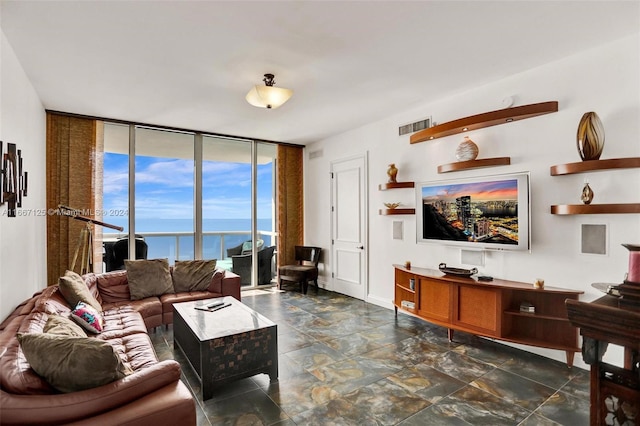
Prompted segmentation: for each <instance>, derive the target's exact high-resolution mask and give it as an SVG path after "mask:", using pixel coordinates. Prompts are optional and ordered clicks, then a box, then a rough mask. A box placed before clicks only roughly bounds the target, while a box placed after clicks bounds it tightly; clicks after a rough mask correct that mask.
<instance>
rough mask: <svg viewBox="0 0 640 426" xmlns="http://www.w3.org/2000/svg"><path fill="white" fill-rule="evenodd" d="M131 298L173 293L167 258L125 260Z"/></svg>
mask: <svg viewBox="0 0 640 426" xmlns="http://www.w3.org/2000/svg"><path fill="white" fill-rule="evenodd" d="M124 266H125V268H126V269H127V280H128V281H129V292H130V293H131V300H140V299H144V298H145V297H151V296H161V295H163V294H166V293H174V291H173V282H172V280H171V272H169V260H168V259H149V260H125V261H124Z"/></svg>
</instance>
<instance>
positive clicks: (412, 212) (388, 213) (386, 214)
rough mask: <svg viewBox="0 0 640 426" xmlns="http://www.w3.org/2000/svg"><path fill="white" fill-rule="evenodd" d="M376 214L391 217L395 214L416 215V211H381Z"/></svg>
mask: <svg viewBox="0 0 640 426" xmlns="http://www.w3.org/2000/svg"><path fill="white" fill-rule="evenodd" d="M378 212H379V213H380V214H381V215H382V216H391V215H396V214H416V209H381V210H378Z"/></svg>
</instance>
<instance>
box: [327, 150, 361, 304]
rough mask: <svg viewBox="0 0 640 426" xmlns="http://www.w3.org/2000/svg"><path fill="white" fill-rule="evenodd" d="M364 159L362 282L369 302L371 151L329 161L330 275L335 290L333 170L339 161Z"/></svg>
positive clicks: (332, 289) (332, 288)
mask: <svg viewBox="0 0 640 426" xmlns="http://www.w3.org/2000/svg"><path fill="white" fill-rule="evenodd" d="M360 158H361V159H362V162H363V164H364V167H363V176H362V178H363V180H364V191H363V192H362V194H363V200H362V202H363V205H362V217H361V220H362V222H363V223H362V224H361V225H363V226H364V232H363V233H362V238H363V241H362V245H363V246H364V250H363V252H364V253H363V254H362V256H363V257H362V262H363V264H364V273H363V274H362V279H363V281H364V282H363V283H362V290H363V295H362V301H364V302H367V301H368V299H369V151H364V152H363V153H362V154H355V155H351V156H349V157H344V158H340V159H336V160H332V161H330V162H329V186H330V191H329V197H330V198H329V206H330V208H329V223H330V228H329V241H331V244H330V251H331V254H330V256H331V277H330V282H331V289H330V290H331V291H335V290H336V286H335V273H334V272H335V269H334V267H335V264H336V259H335V255H334V249H333V231H334V226H335V223H334V219H333V217H334V212H333V209H334V204H333V201H334V195H335V194H334V191H333V181H332V179H333V170H334V165H335V164H338V163H343V162H345V161H351V160H356V159H360Z"/></svg>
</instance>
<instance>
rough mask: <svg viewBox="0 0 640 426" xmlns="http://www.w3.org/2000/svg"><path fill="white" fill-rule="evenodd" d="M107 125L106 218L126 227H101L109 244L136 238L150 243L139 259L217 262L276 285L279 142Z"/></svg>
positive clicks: (249, 282) (250, 280)
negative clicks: (131, 190) (271, 142)
mask: <svg viewBox="0 0 640 426" xmlns="http://www.w3.org/2000/svg"><path fill="white" fill-rule="evenodd" d="M104 127H105V131H104V187H103V194H102V197H103V206H104V210H105V215H104V216H103V219H104V221H105V222H108V223H112V224H115V225H120V226H122V227H123V228H124V231H123V232H121V233H120V232H117V231H113V230H109V229H105V230H104V241H105V243H104V244H105V247H106V248H109V247H110V246H112V245H113V244H115V243H116V242H117V241H119V240H120V239H126V238H128V237H129V236H132V237H134V238H135V240H136V244H138V243H141V242H140V241H143V242H144V245H145V246H146V254H145V255H142V254H141V253H139V252H138V248H137V246H136V253H137V255H136V256H137V257H138V258H141V257H146V258H148V259H152V258H168V259H169V261H170V263H172V264H173V263H174V262H175V261H176V260H188V259H200V258H202V259H218V264H219V266H220V267H222V268H225V269H228V270H232V271H233V272H235V273H237V274H238V275H240V276H241V281H242V283H243V286H258V285H264V284H269V283H270V282H271V280H272V278H273V277H274V276H275V269H276V268H275V256H276V253H275V245H276V234H277V231H276V230H277V226H276V214H275V199H276V196H275V188H276V186H275V162H276V161H275V158H276V146H275V145H273V144H269V143H257V142H254V141H250V140H239V139H229V138H221V137H216V136H209V135H201V134H193V133H183V132H172V131H168V130H161V129H151V128H145V127H134V126H128V125H122V124H115V123H105V126H104ZM130 139H131V146H130ZM131 153H135V154H133V155H130V154H131ZM132 158H133V162H132V161H131V160H132ZM130 189H133V193H130ZM129 212H133V213H134V214H133V219H134V220H133V223H131V222H132V221H131V220H130V218H129ZM254 240H255V241H256V242H257V243H256V244H253V241H254ZM141 244H142V243H141ZM263 251H264V253H262V252H263ZM105 257H108V256H105ZM256 262H257V263H256ZM106 263H107V262H106V261H105V264H106ZM257 264H259V265H263V266H261V267H260V268H257V267H255V266H254V265H257ZM267 264H268V265H269V266H268V267H265V266H264V265H267ZM105 266H108V265H105Z"/></svg>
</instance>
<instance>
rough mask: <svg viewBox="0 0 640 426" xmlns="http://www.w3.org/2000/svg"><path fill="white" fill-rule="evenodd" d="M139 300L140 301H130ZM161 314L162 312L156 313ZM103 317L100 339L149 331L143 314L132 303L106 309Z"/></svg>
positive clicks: (158, 304)
mask: <svg viewBox="0 0 640 426" xmlns="http://www.w3.org/2000/svg"><path fill="white" fill-rule="evenodd" d="M154 299H155V300H156V303H157V306H158V311H160V301H159V300H158V298H156V297H154ZM144 300H149V299H144ZM139 302H140V301H136V302H129V303H139ZM159 314H160V312H158V314H156V315H159ZM102 317H103V318H104V324H103V326H102V333H100V334H99V335H97V336H96V337H97V338H98V339H102V340H109V339H115V338H119V337H123V336H128V335H131V334H146V333H147V327H146V325H145V323H144V320H143V319H142V315H141V314H140V313H138V312H137V311H136V310H135V308H134V307H133V306H132V305H131V304H129V305H120V306H118V307H112V308H109V309H106V310H105V311H104V312H103V313H102Z"/></svg>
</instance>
